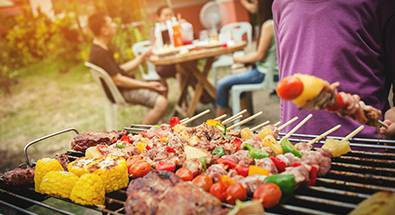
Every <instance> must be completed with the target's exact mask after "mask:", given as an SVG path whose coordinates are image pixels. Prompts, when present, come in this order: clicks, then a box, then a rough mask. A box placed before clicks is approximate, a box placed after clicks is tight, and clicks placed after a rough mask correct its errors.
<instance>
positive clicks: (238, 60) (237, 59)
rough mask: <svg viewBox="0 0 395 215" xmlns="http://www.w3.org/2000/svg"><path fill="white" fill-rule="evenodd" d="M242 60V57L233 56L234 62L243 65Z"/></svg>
mask: <svg viewBox="0 0 395 215" xmlns="http://www.w3.org/2000/svg"><path fill="white" fill-rule="evenodd" d="M241 60H242V58H241V57H240V56H233V62H234V63H238V64H243V63H242V62H241Z"/></svg>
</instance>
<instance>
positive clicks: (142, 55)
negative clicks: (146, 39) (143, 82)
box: [141, 47, 152, 60]
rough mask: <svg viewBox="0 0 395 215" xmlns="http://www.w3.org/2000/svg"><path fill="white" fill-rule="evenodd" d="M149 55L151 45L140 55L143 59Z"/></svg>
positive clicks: (150, 53)
mask: <svg viewBox="0 0 395 215" xmlns="http://www.w3.org/2000/svg"><path fill="white" fill-rule="evenodd" d="M151 55H152V47H149V48H148V49H147V50H146V51H145V52H143V53H142V54H141V57H142V59H143V60H146V59H147V58H148V57H149V56H151Z"/></svg>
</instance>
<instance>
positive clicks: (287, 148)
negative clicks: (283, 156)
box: [280, 138, 302, 157]
mask: <svg viewBox="0 0 395 215" xmlns="http://www.w3.org/2000/svg"><path fill="white" fill-rule="evenodd" d="M280 145H281V148H282V149H283V151H284V153H287V152H289V153H292V154H293V155H295V156H296V157H302V154H301V153H300V152H299V151H298V150H297V149H296V148H295V146H294V145H293V144H292V143H291V142H289V140H288V139H287V138H285V139H283V140H282V141H281V142H280Z"/></svg>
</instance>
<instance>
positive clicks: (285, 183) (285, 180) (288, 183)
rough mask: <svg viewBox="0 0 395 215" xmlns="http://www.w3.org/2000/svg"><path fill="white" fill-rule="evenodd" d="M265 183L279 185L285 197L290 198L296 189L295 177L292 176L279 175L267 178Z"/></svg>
mask: <svg viewBox="0 0 395 215" xmlns="http://www.w3.org/2000/svg"><path fill="white" fill-rule="evenodd" d="M265 183H274V184H277V185H278V186H279V187H280V189H281V193H282V195H283V197H285V198H287V197H289V196H290V195H291V194H292V193H293V191H294V190H295V188H296V181H295V176H294V175H292V174H277V175H271V176H268V177H266V178H265Z"/></svg>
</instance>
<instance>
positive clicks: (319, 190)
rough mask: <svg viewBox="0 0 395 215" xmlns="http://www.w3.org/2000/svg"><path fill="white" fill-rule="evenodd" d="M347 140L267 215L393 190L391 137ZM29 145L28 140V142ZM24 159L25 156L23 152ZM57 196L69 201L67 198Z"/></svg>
mask: <svg viewBox="0 0 395 215" xmlns="http://www.w3.org/2000/svg"><path fill="white" fill-rule="evenodd" d="M147 128H149V126H141V125H132V126H131V127H130V128H127V130H129V132H131V133H137V132H141V131H143V130H146V129H147ZM68 131H74V132H75V133H78V132H77V131H76V130H75V129H66V130H64V132H57V133H56V134H61V133H65V132H68ZM280 135H284V134H280ZM52 136H54V135H48V136H46V138H40V139H38V141H36V142H39V141H41V140H43V139H47V138H50V137H52ZM314 137H316V136H315V135H303V134H294V135H292V136H291V138H290V140H291V141H292V142H294V143H297V142H301V141H308V140H310V139H312V138H314ZM333 138H336V137H333ZM33 142H34V141H33ZM350 142H351V144H350V145H351V148H352V151H351V152H350V153H348V154H347V155H345V156H341V157H339V158H334V159H333V160H332V167H331V170H330V171H329V173H328V174H326V175H325V176H323V177H320V178H318V179H317V184H316V186H313V187H305V186H303V187H300V188H299V189H298V190H297V191H296V192H295V195H294V196H293V197H292V198H290V199H289V200H288V201H287V202H286V203H285V204H282V205H279V206H277V207H275V208H272V209H269V210H267V214H320V215H322V214H347V213H349V212H350V211H351V210H353V208H355V207H356V205H357V204H358V203H359V202H361V201H363V200H364V199H366V198H368V197H369V196H370V195H371V194H373V193H375V192H378V191H391V192H395V183H394V182H395V141H393V140H381V139H364V138H353V139H351V141H350ZM34 143H35V142H34ZM322 143H323V141H321V142H319V143H317V144H315V146H316V147H320V146H321V145H322ZM32 144H33V143H32ZM30 145H31V144H30V143H29V144H28V146H30ZM364 150H367V151H364ZM26 153H27V149H26ZM67 155H68V157H69V159H70V160H74V159H76V158H78V157H81V156H83V154H82V153H80V152H75V151H68V152H67ZM26 157H27V158H28V156H26ZM0 197H1V198H0V199H1V200H0V205H2V206H4V207H5V208H9V209H12V210H15V211H17V212H18V213H21V214H34V213H32V212H31V211H28V210H26V208H28V207H30V206H32V205H37V206H39V207H43V208H46V209H48V210H51V211H53V212H57V213H59V214H67V215H68V214H72V213H71V212H68V211H65V210H63V209H59V208H55V207H53V206H50V205H48V204H46V203H44V202H42V201H43V200H45V199H47V198H49V196H46V195H42V194H38V193H36V192H34V188H33V187H28V188H18V187H9V186H6V185H4V184H3V182H2V181H0ZM55 198H59V197H55ZM59 199H61V198H59ZM62 200H64V201H68V202H70V201H69V200H66V199H62ZM125 200H126V189H122V190H119V191H116V192H112V193H109V194H107V195H106V201H105V202H106V206H105V208H99V207H89V208H91V209H94V210H96V211H99V212H102V213H104V214H124V213H125V210H124V201H125Z"/></svg>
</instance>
